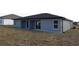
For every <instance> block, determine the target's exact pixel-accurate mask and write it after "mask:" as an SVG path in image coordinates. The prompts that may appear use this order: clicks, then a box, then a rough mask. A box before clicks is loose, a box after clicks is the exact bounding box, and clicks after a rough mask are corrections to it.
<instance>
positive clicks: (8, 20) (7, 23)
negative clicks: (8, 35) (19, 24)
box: [3, 19, 14, 25]
mask: <svg viewBox="0 0 79 59" xmlns="http://www.w3.org/2000/svg"><path fill="white" fill-rule="evenodd" d="M3 20H4V22H3V23H4V25H14V20H12V19H3Z"/></svg>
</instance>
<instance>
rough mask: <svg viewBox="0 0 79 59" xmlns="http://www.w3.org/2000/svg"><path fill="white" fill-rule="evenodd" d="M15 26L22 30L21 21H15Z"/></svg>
mask: <svg viewBox="0 0 79 59" xmlns="http://www.w3.org/2000/svg"><path fill="white" fill-rule="evenodd" d="M14 25H15V26H16V27H17V28H21V21H20V20H14Z"/></svg>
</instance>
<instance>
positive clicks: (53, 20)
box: [14, 13, 73, 32]
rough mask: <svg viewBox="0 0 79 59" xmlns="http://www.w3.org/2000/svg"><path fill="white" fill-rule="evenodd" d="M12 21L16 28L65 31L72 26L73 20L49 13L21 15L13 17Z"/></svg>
mask: <svg viewBox="0 0 79 59" xmlns="http://www.w3.org/2000/svg"><path fill="white" fill-rule="evenodd" d="M14 22H15V26H16V27H17V28H25V29H31V30H39V31H45V32H65V31H67V30H69V29H71V28H72V27H73V21H71V20H68V19H67V18H64V17H61V16H57V15H53V14H49V13H41V14H37V15H31V16H26V17H21V18H18V19H14Z"/></svg>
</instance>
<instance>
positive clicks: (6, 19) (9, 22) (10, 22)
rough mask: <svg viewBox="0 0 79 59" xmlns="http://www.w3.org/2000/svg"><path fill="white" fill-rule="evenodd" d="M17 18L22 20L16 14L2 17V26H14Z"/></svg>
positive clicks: (0, 22) (0, 23)
mask: <svg viewBox="0 0 79 59" xmlns="http://www.w3.org/2000/svg"><path fill="white" fill-rule="evenodd" d="M16 18H20V16H18V15H15V14H9V15H5V16H1V17H0V25H14V20H13V19H16Z"/></svg>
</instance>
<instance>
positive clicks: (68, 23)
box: [63, 20, 73, 32]
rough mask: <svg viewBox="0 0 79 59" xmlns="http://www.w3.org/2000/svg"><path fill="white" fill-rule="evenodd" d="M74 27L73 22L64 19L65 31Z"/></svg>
mask: <svg viewBox="0 0 79 59" xmlns="http://www.w3.org/2000/svg"><path fill="white" fill-rule="evenodd" d="M72 27H73V22H71V21H67V20H63V32H65V31H67V30H69V29H71V28H72Z"/></svg>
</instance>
